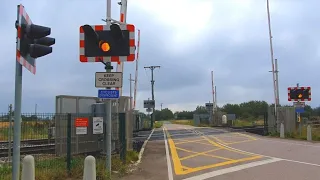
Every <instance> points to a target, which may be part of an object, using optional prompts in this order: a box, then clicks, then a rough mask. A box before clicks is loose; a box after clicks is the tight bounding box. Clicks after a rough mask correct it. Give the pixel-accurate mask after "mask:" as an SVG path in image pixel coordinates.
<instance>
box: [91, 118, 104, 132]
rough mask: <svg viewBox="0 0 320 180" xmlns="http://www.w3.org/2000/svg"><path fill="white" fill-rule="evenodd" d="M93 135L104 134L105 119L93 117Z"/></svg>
mask: <svg viewBox="0 0 320 180" xmlns="http://www.w3.org/2000/svg"><path fill="white" fill-rule="evenodd" d="M92 122H93V127H92V128H93V134H103V117H93V119H92Z"/></svg>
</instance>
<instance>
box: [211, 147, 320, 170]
mask: <svg viewBox="0 0 320 180" xmlns="http://www.w3.org/2000/svg"><path fill="white" fill-rule="evenodd" d="M216 143H218V144H220V145H221V146H224V147H226V148H229V149H233V150H236V151H241V152H244V153H248V154H251V155H257V156H263V157H268V158H276V159H280V160H283V161H288V162H294V163H299V164H305V165H310V166H318V167H320V164H313V163H308V162H303V161H295V160H292V159H283V158H279V157H273V156H266V155H263V154H257V153H252V152H248V151H243V150H240V149H236V148H233V147H230V146H227V145H225V144H222V143H220V142H216Z"/></svg>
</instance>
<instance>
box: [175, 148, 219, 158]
mask: <svg viewBox="0 0 320 180" xmlns="http://www.w3.org/2000/svg"><path fill="white" fill-rule="evenodd" d="M220 149H221V148H217V149H212V150H209V151H205V152H201V153H198V154H192V155H190V156H186V157H183V158H180V160H181V161H183V160H186V159H190V158H193V157H196V156H200V155H202V154H206V153H210V152H214V151H217V150H220Z"/></svg>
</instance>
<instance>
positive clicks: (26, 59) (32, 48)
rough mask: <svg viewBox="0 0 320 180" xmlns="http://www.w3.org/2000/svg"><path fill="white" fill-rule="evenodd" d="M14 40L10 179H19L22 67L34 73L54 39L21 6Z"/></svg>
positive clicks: (50, 49) (48, 51) (49, 30)
mask: <svg viewBox="0 0 320 180" xmlns="http://www.w3.org/2000/svg"><path fill="white" fill-rule="evenodd" d="M15 26H16V29H17V39H16V53H15V56H16V72H15V96H14V129H13V130H14V133H13V159H12V179H13V180H19V178H20V140H21V101H22V66H24V67H25V68H26V69H28V70H29V71H30V72H31V73H33V74H35V73H36V58H39V57H42V56H45V55H48V54H50V53H51V52H52V47H50V46H51V45H53V44H55V39H54V38H49V37H46V36H48V35H50V34H51V29H50V28H49V27H44V26H39V25H36V24H33V23H32V21H31V19H30V17H29V15H28V14H27V12H26V11H25V9H24V6H23V5H22V4H20V5H18V6H17V20H16V22H15Z"/></svg>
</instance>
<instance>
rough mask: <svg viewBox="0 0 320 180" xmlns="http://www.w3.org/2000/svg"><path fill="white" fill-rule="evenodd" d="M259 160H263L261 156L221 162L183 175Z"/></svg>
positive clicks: (192, 169)
mask: <svg viewBox="0 0 320 180" xmlns="http://www.w3.org/2000/svg"><path fill="white" fill-rule="evenodd" d="M259 158H261V156H252V157H248V158H242V159H236V160H231V161H225V162H221V163H216V164H211V165H206V166H201V167H196V168H191V169H189V170H186V171H183V172H182V173H183V174H189V173H192V172H197V171H201V170H205V169H210V168H214V167H220V166H226V165H231V164H235V163H239V162H245V161H251V160H255V159H259ZM179 175H182V174H179Z"/></svg>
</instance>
